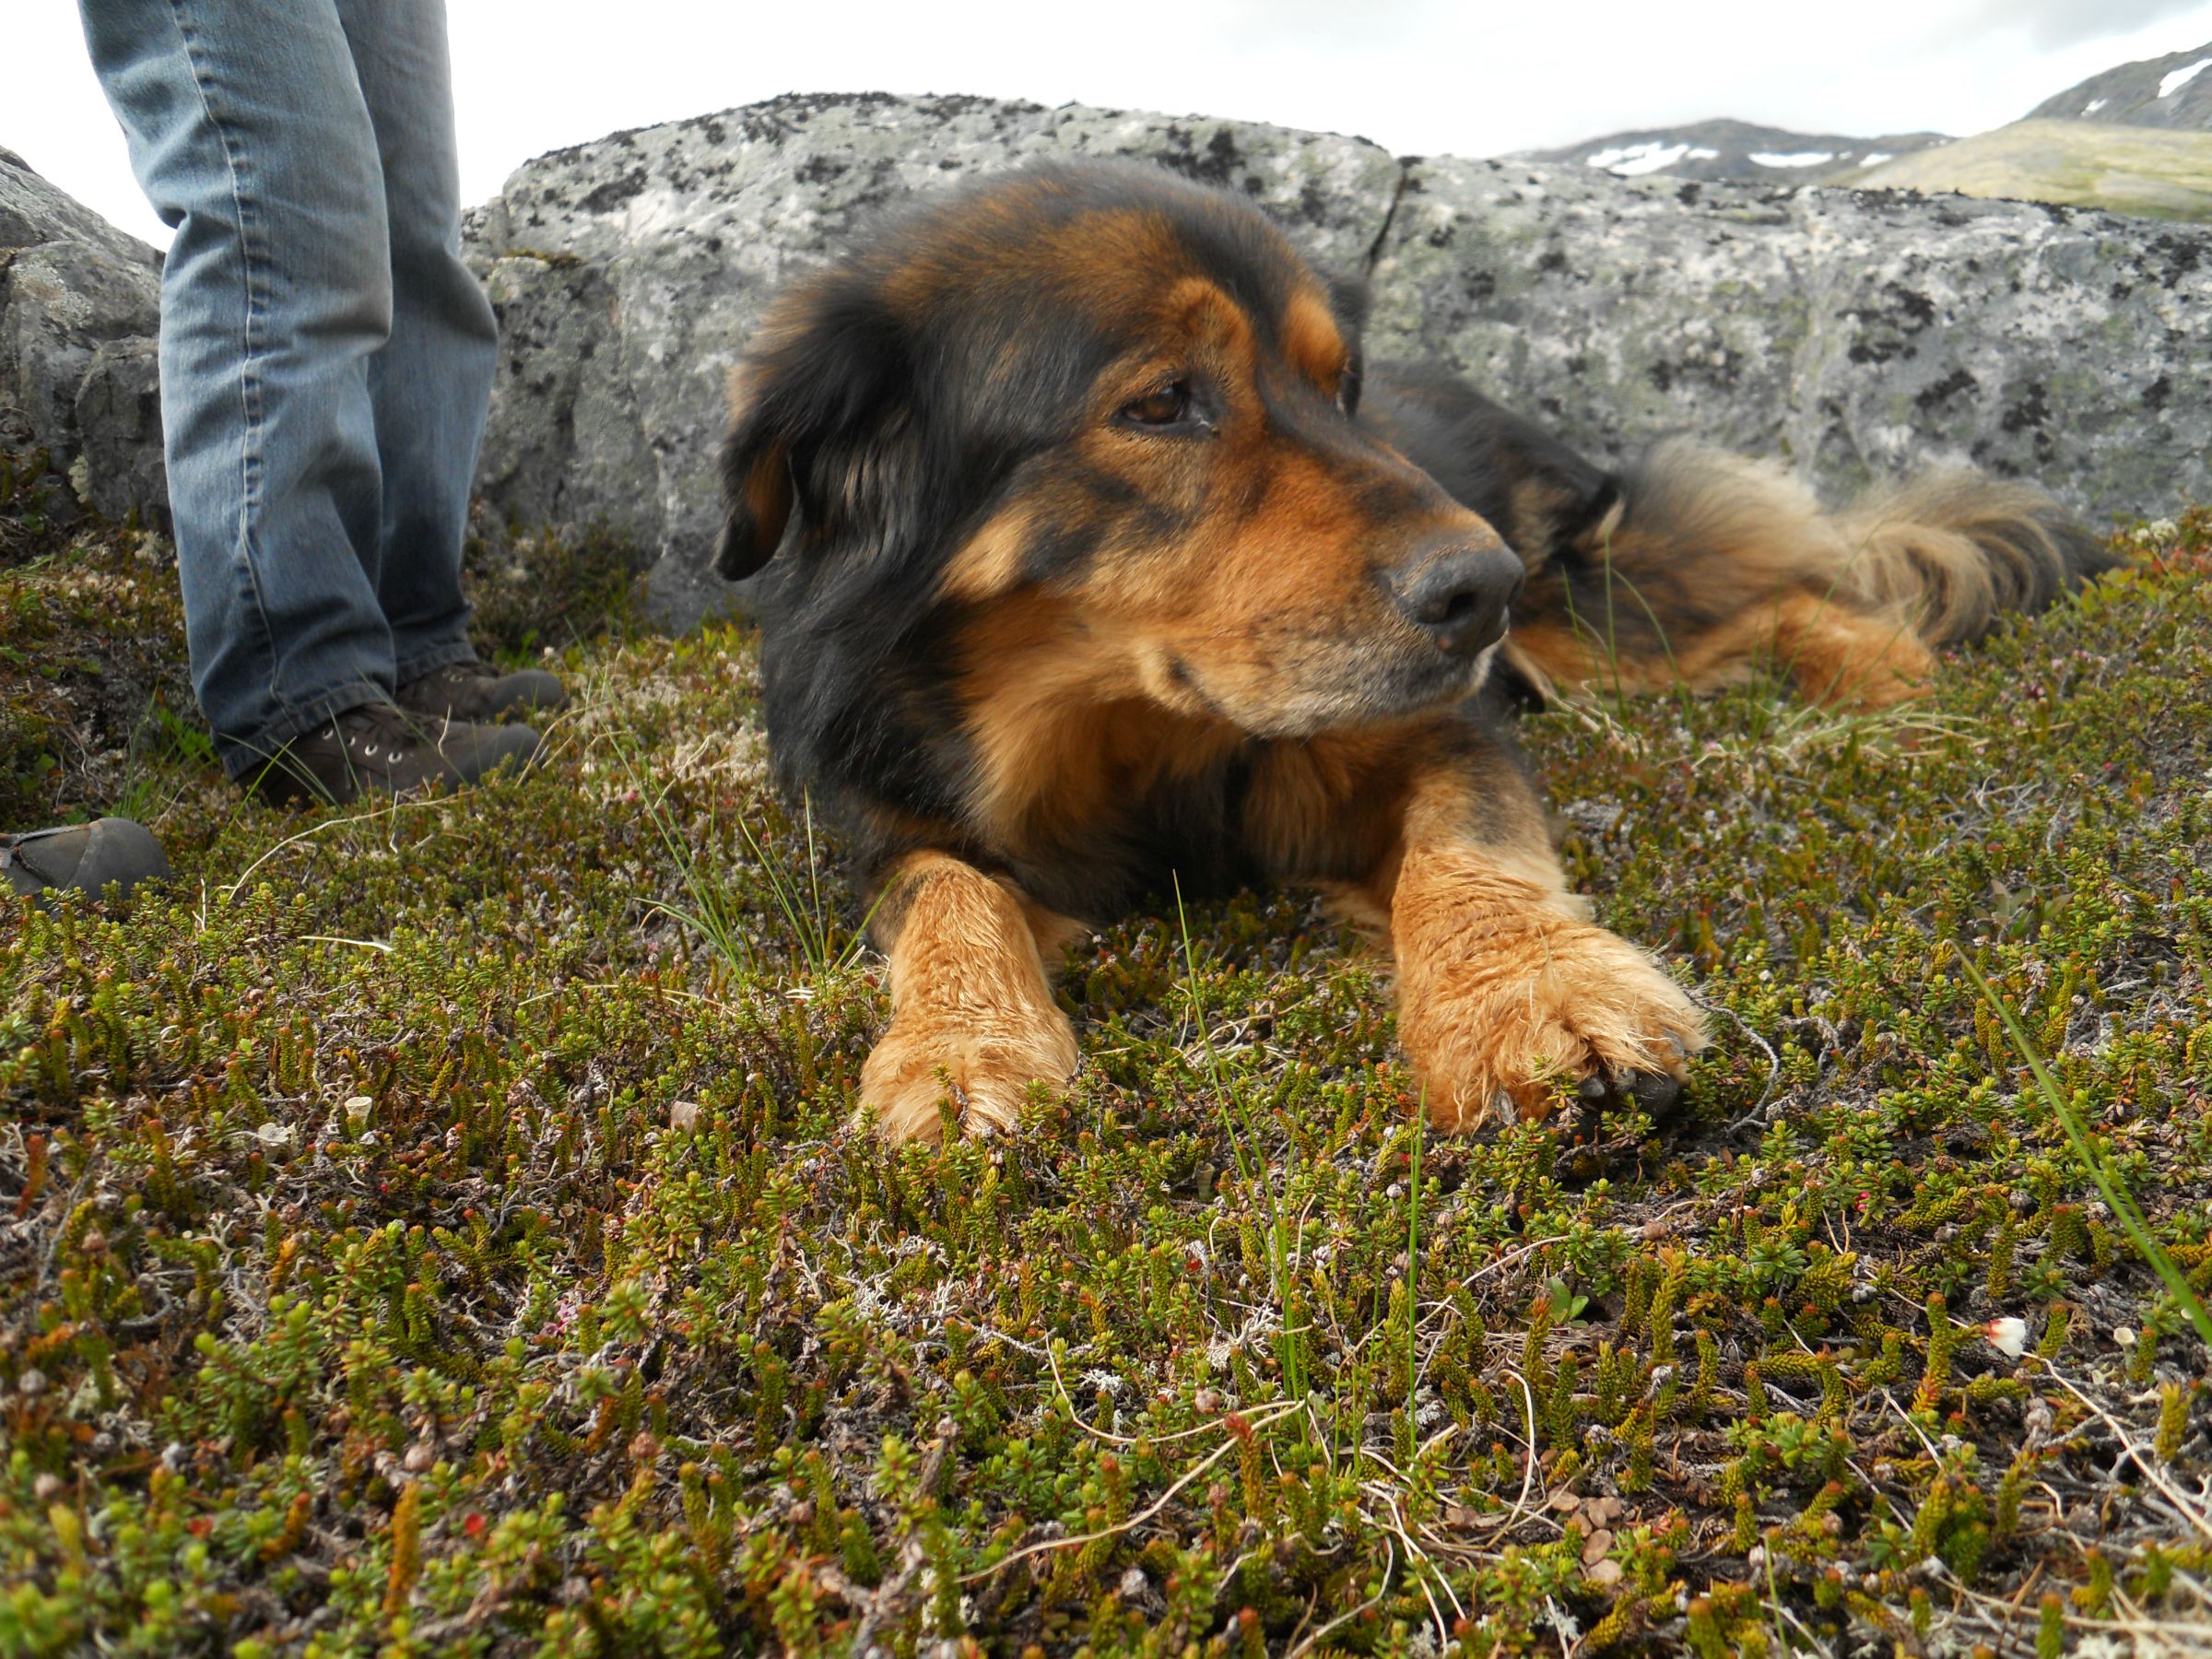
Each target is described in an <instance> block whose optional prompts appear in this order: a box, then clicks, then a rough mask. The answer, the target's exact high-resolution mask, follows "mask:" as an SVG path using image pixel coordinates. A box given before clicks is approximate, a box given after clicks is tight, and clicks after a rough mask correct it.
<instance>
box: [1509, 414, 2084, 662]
mask: <svg viewBox="0 0 2212 1659" xmlns="http://www.w3.org/2000/svg"><path fill="white" fill-rule="evenodd" d="M1614 484H1615V489H1614V491H1613V494H1612V499H1611V501H1610V503H1609V505H1608V506H1607V507H1606V510H1605V511H1604V512H1602V513H1600V514H1599V515H1598V516H1596V517H1595V518H1594V520H1593V521H1592V522H1591V523H1590V524H1588V525H1586V526H1585V527H1584V528H1583V529H1582V530H1581V531H1580V532H1579V533H1578V534H1576V535H1572V536H1571V537H1568V538H1566V539H1565V540H1564V541H1563V542H1562V543H1560V544H1559V546H1557V547H1556V548H1555V549H1554V550H1553V551H1552V552H1551V553H1550V554H1549V555H1548V556H1547V557H1546V558H1545V559H1542V560H1541V561H1539V562H1538V564H1537V565H1536V567H1535V569H1534V570H1532V571H1530V575H1529V583H1528V588H1527V590H1526V592H1525V593H1524V595H1523V598H1522V600H1521V602H1520V603H1519V604H1518V605H1517V606H1515V611H1516V613H1517V614H1516V619H1515V623H1514V627H1513V631H1512V636H1511V638H1510V640H1509V641H1508V650H1509V660H1511V661H1512V663H1513V665H1515V667H1516V668H1518V669H1519V670H1520V672H1521V674H1522V676H1523V677H1524V678H1526V679H1528V680H1529V681H1530V682H1531V683H1532V684H1533V685H1534V686H1535V687H1536V688H1538V689H1545V688H1547V686H1554V685H1570V686H1573V685H1580V686H1589V687H1594V688H1603V689H1618V690H1622V691H1637V690H1651V689H1656V688H1662V687H1664V686H1666V685H1668V684H1673V683H1686V684H1688V685H1689V686H1691V687H1695V688H1703V687H1711V686H1718V685H1724V684H1727V683H1729V682H1731V681H1733V680H1736V679H1740V678H1742V677H1745V676H1747V674H1749V673H1750V672H1751V671H1752V669H1753V667H1754V666H1755V665H1757V664H1758V663H1759V661H1760V660H1762V659H1771V660H1774V661H1777V662H1779V663H1781V664H1782V665H1783V666H1784V667H1785V668H1786V669H1787V671H1788V672H1789V673H1790V674H1791V676H1792V677H1793V678H1794V679H1795V680H1796V681H1797V683H1798V685H1799V687H1800V688H1802V689H1803V690H1804V691H1805V692H1806V694H1807V695H1809V696H1811V697H1814V698H1816V699H1818V700H1832V701H1839V702H1848V703H1857V704H1861V705H1866V706H1878V705H1881V704H1884V703H1889V702H1894V701H1897V700H1900V699H1902V698H1905V697H1910V696H1912V695H1914V694H1915V693H1916V692H1917V691H1918V690H1919V689H1920V688H1921V687H1922V685H1923V683H1924V679H1925V677H1926V674H1927V672H1928V669H1929V667H1930V653H1931V652H1932V651H1933V650H1935V649H1936V648H1939V647H1941V646H1945V645H1949V644H1954V643H1959V642H1961V641H1970V640H1974V639H1978V638H1980V637H1981V636H1982V635H1983V634H1984V633H1987V632H1988V631H1989V629H1991V628H1992V627H1994V625H1995V623H1996V621H1997V618H1999V616H2001V615H2002V614H2003V613H2005V612H2006V611H2034V610H2039V609H2041V607H2043V606H2046V605H2049V604H2050V603H2051V602H2052V601H2053V599H2054V598H2056V597H2057V596H2058V595H2059V594H2062V593H2065V591H2066V590H2067V589H2069V588H2071V587H2073V586H2075V585H2077V583H2078V582H2081V581H2082V580H2083V579H2084V578H2086V577H2088V576H2090V575H2093V574H2095V573H2096V572H2097V571H2100V570H2104V569H2106V568H2108V567H2109V566H2110V565H2111V563H2112V559H2110V558H2109V556H2108V555H2106V553H2105V552H2104V550H2103V549H2102V547H2100V544H2099V543H2098V541H2097V540H2096V538H2095V537H2093V536H2092V535H2090V534H2089V533H2088V530H2087V529H2086V528H2085V527H2084V526H2083V525H2081V524H2079V523H2078V522H2077V521H2076V520H2075V519H2074V518H2073V517H2072V515H2071V514H2069V513H2068V512H2066V510H2065V508H2064V507H2062V506H2061V505H2060V504H2059V503H2058V502H2056V501H2054V500H2052V498H2051V497H2050V496H2048V495H2046V494H2045V493H2044V492H2043V491H2042V490H2041V489H2039V488H2036V487H2035V486H2033V485H2031V484H2025V483H2018V482H2010V481H2006V480H2001V479H1995V478H1991V477H1985V476H1983V474H1980V473H1977V472H1973V471H1971V470H1968V469H1949V470H1943V471H1935V472H1929V473H1924V474H1922V475H1920V476H1919V477H1913V478H1910V479H1908V480H1906V481H1905V482H1903V483H1901V484H1898V485H1895V486H1891V487H1888V488H1881V489H1877V490H1874V491H1870V492H1868V493H1867V494H1866V495H1865V496H1863V497H1861V498H1860V499H1859V500H1856V501H1854V502H1853V503H1852V504H1851V505H1850V506H1849V507H1847V508H1845V509H1843V510H1842V511H1841V512H1829V511H1828V510H1826V509H1824V508H1823V507H1822V506H1821V504H1820V502H1819V500H1818V498H1816V497H1815V496H1814V494H1813V493H1812V491H1811V490H1810V489H1808V488H1806V486H1805V485H1804V484H1803V483H1801V482H1800V481H1799V480H1797V479H1796V478H1795V477H1792V476H1791V475H1790V474H1789V473H1788V472H1787V471H1786V470H1784V469H1783V468H1782V467H1780V466H1778V465H1773V464H1771V463H1768V462H1760V461H1750V460H1746V459H1744V458H1743V457H1741V456H1736V455H1731V454H1727V453H1724V452H1721V451H1718V450H1713V449H1709V448H1706V447H1704V446H1702V445H1700V444H1695V443H1689V442H1684V441H1670V442H1666V443H1663V444H1660V445H1659V446H1657V447H1656V448H1654V449H1653V450H1652V451H1651V452H1650V453H1648V454H1646V455H1645V456H1644V457H1643V458H1642V460H1641V461H1640V462H1638V463H1637V464H1636V465H1633V466H1631V467H1630V468H1628V469H1627V470H1626V471H1624V472H1623V473H1621V474H1619V475H1618V477H1616V479H1615V480H1614Z"/></svg>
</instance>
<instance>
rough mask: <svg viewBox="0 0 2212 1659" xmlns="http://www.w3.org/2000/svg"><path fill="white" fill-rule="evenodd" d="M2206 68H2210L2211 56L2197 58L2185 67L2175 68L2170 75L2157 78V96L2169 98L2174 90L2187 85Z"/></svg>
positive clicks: (2211, 66)
mask: <svg viewBox="0 0 2212 1659" xmlns="http://www.w3.org/2000/svg"><path fill="white" fill-rule="evenodd" d="M2207 69H2212V57H2208V58H2199V59H2197V61H2196V62H2195V63H2194V64H2191V65H2188V66H2187V67H2186V68H2183V69H2176V70H2175V71H2174V72H2173V73H2172V74H2171V75H2169V76H2164V77H2163V78H2162V79H2160V80H2159V97H2160V98H2171V97H2172V96H2173V95H2174V94H2175V93H2176V92H2179V91H2180V90H2181V89H2182V88H2183V87H2185V86H2187V85H2188V84H2189V83H2190V82H2191V81H2193V80H2194V79H2195V78H2196V77H2197V76H2200V75H2202V74H2203V73H2204V72H2205V71H2206V70H2207Z"/></svg>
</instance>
